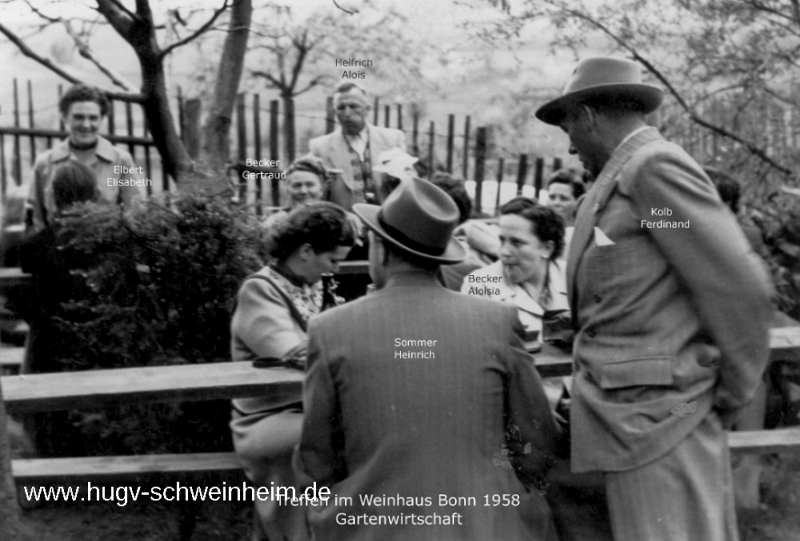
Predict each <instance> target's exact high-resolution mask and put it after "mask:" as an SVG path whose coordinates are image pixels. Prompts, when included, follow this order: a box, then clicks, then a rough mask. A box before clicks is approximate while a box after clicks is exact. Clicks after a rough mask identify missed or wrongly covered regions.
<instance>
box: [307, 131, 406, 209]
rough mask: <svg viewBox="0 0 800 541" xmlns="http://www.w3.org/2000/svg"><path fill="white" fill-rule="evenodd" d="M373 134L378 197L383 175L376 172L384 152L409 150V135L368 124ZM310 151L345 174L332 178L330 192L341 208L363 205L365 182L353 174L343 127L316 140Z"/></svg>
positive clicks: (371, 138)
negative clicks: (407, 141) (356, 204)
mask: <svg viewBox="0 0 800 541" xmlns="http://www.w3.org/2000/svg"><path fill="white" fill-rule="evenodd" d="M367 133H368V134H369V135H368V137H369V152H370V157H371V165H372V168H371V169H372V171H373V173H372V180H373V183H374V184H375V188H376V190H377V193H378V194H381V193H382V192H381V183H382V179H381V174H380V173H379V172H376V171H374V169H375V166H377V165H378V164H379V163H380V162H379V161H378V157H379V156H380V154H381V152H383V151H385V150H389V149H392V148H395V147H399V148H402V149H403V150H405V149H406V140H405V135H404V134H403V132H402V131H400V130H395V129H391V128H379V127H377V126H373V125H372V124H367ZM309 151H310V152H311V153H312V154H313V155H315V156H317V157H318V158H320V159H321V160H322V161H323V163H324V164H325V167H328V168H332V169H339V170H341V171H342V173H341V174H338V175H336V176H335V177H334V178H332V179H329V184H328V187H327V189H326V191H327V193H328V199H329V200H330V201H332V202H333V203H336V204H337V205H340V206H341V207H343V208H345V209H346V210H350V209H351V208H352V207H353V204H354V203H363V202H364V201H365V198H364V183H363V182H362V181H356V180H355V178H354V175H353V164H352V162H351V160H352V156H351V154H350V145H349V144H348V143H347V140H346V139H345V137H344V134H343V133H342V128H341V126H337V127H336V129H335V130H334V131H333V132H332V133H329V134H327V135H323V136H321V137H316V138H314V139H312V140H311V141H310V143H309Z"/></svg>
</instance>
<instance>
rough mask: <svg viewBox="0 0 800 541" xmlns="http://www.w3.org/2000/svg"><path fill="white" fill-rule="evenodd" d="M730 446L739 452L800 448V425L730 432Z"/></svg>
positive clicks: (782, 450) (771, 451)
mask: <svg viewBox="0 0 800 541" xmlns="http://www.w3.org/2000/svg"><path fill="white" fill-rule="evenodd" d="M728 446H729V447H730V448H731V451H734V452H737V453H749V454H763V453H781V452H786V451H796V450H798V449H800V427H793V428H783V429H775V430H753V431H745V432H729V433H728Z"/></svg>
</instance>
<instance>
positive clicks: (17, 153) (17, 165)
mask: <svg viewBox="0 0 800 541" xmlns="http://www.w3.org/2000/svg"><path fill="white" fill-rule="evenodd" d="M14 127H15V128H19V127H20V125H19V87H18V83H17V78H16V77H15V78H14ZM14 176H15V177H16V178H15V179H14V183H15V184H16V185H17V186H20V185H21V184H22V149H21V148H20V141H19V134H17V135H14Z"/></svg>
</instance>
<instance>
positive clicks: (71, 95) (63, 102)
mask: <svg viewBox="0 0 800 541" xmlns="http://www.w3.org/2000/svg"><path fill="white" fill-rule="evenodd" d="M79 101H93V102H94V103H96V104H97V105H99V106H100V115H101V116H106V115H108V99H107V98H106V95H105V94H104V93H103V92H101V91H100V90H98V89H96V88H95V87H93V86H88V85H83V84H79V85H74V86H73V87H71V88H70V89H69V90H67V91H66V92H65V93H64V95H63V96H61V99H59V100H58V110H59V111H61V114H62V115H66V114H67V113H68V112H69V108H70V106H71V105H72V104H73V103H78V102H79Z"/></svg>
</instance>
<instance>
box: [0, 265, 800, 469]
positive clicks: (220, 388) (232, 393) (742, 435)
mask: <svg viewBox="0 0 800 541" xmlns="http://www.w3.org/2000/svg"><path fill="white" fill-rule="evenodd" d="M366 270H367V263H366V262H363V261H354V262H343V263H341V264H340V269H339V274H363V273H365V272H366ZM29 279H30V277H29V275H26V274H24V273H22V272H21V271H20V270H19V269H0V290H1V289H3V288H5V287H14V286H17V285H21V284H24V283H27V282H28V280H29ZM771 348H772V354H773V358H774V359H777V360H797V359H799V358H800V356H799V355H798V353H799V352H800V327H787V328H779V329H774V330H773V331H772V336H771ZM535 358H536V366H537V368H538V370H539V372H540V374H541V375H542V376H543V377H555V376H564V375H568V374H570V373H571V371H572V361H571V358H570V357H569V355H568V354H565V353H563V352H559V351H556V350H553V349H551V348H548V347H545V349H544V351H543V352H541V353H539V354H535ZM302 379H303V374H302V373H301V372H299V371H296V370H291V369H281V368H271V369H258V368H253V367H252V366H251V365H250V363H216V364H203V365H184V366H163V367H144V368H127V369H116V370H100V371H90V372H72V373H58V374H40V375H27V376H5V377H3V378H2V379H1V380H0V381H1V382H2V386H3V396H4V400H5V403H6V406H7V408H8V409H9V411H10V412H12V413H26V412H37V411H53V410H66V409H73V408H81V407H87V406H97V405H101V404H106V403H124V402H139V403H141V402H165V401H173V400H174V401H194V400H213V399H230V398H237V397H246V396H253V395H260V394H265V393H269V394H272V395H284V394H288V395H297V394H299V393H300V389H301V385H302ZM729 442H730V445H731V449H732V450H733V451H736V452H741V453H770V452H783V451H791V450H796V449H798V448H800V429H785V430H772V431H761V430H759V431H753V432H734V433H731V434H730V435H729ZM12 470H13V474H14V477H15V479H16V481H17V482H18V483H20V484H29V483H30V484H36V483H38V484H41V483H45V482H64V481H66V480H69V479H73V480H74V479H88V478H91V479H96V480H100V479H106V480H118V479H141V478H142V476H146V475H154V474H155V475H158V474H163V475H167V474H191V473H210V472H228V471H236V470H239V464H238V461H237V460H236V457H235V455H234V454H233V453H197V454H182V455H139V456H118V457H82V458H68V459H24V460H15V461H13V462H12Z"/></svg>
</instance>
